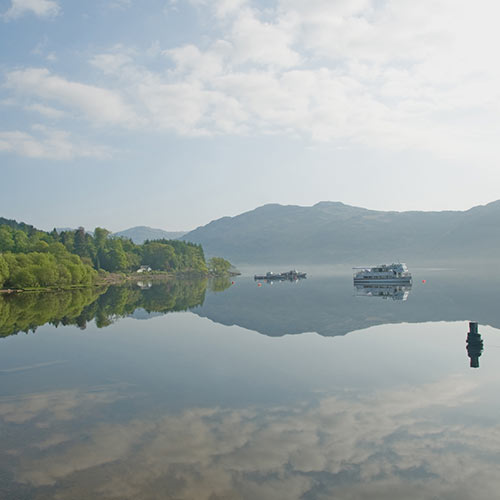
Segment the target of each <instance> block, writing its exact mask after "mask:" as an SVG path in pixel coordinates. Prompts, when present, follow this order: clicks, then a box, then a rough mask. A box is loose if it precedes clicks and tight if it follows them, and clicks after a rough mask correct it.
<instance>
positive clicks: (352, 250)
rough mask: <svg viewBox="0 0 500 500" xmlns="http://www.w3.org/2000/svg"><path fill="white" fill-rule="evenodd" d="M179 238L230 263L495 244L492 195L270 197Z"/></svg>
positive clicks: (447, 255) (424, 254)
mask: <svg viewBox="0 0 500 500" xmlns="http://www.w3.org/2000/svg"><path fill="white" fill-rule="evenodd" d="M184 239H186V240H188V241H192V242H195V243H201V244H202V245H203V248H204V250H205V252H206V254H207V255H224V256H225V257H227V258H228V259H229V260H231V261H232V262H235V263H262V262H269V263H273V262H280V263H283V262H290V263H293V262H297V263H308V262H311V263H312V262H314V263H332V262H359V261H360V260H361V261H366V260H367V259H370V260H374V261H378V260H382V261H384V262H385V261H387V260H391V259H392V260H398V259H401V260H412V259H413V260H417V261H424V260H425V261H429V260H432V259H438V260H444V259H461V258H464V257H467V258H470V257H473V256H474V255H476V256H477V257H478V258H482V259H489V258H492V259H493V258H496V257H497V254H498V251H497V249H498V248H500V201H496V202H492V203H489V204H488V205H484V206H477V207H473V208H471V209H469V210H466V211H441V212H419V211H409V212H393V211H391V212H384V211H377V210H369V209H365V208H360V207H352V206H349V205H345V204H343V203H340V202H320V203H317V204H316V205H313V206H312V207H301V206H296V205H288V206H284V205H277V204H270V205H264V206H261V207H258V208H256V209H255V210H252V211H249V212H245V213H243V214H240V215H237V216H235V217H223V218H221V219H218V220H215V221H212V222H210V223H209V224H207V225H206V226H202V227H199V228H197V229H195V230H194V231H191V232H189V233H187V234H186V235H184Z"/></svg>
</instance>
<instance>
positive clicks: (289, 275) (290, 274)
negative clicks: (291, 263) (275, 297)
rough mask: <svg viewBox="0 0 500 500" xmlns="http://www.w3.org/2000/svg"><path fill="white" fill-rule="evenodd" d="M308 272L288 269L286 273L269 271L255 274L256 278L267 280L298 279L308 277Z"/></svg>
mask: <svg viewBox="0 0 500 500" xmlns="http://www.w3.org/2000/svg"><path fill="white" fill-rule="evenodd" d="M306 277H307V276H306V273H301V272H299V271H296V270H295V269H292V270H291V271H287V272H285V273H279V274H275V273H273V272H267V273H266V274H256V275H255V276H254V279H255V280H258V281H260V280H266V281H285V280H289V281H296V280H301V279H304V278H306Z"/></svg>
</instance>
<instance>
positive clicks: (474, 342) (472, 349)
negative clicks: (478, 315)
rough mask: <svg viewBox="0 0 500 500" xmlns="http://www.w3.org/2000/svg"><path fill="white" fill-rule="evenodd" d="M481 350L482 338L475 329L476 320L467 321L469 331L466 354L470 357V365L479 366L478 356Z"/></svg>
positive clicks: (472, 366)
mask: <svg viewBox="0 0 500 500" xmlns="http://www.w3.org/2000/svg"><path fill="white" fill-rule="evenodd" d="M482 352H483V340H482V339H481V335H480V334H479V333H478V331H477V322H475V321H470V322H469V333H467V355H468V356H469V358H470V367H471V368H479V357H480V356H481V354H482Z"/></svg>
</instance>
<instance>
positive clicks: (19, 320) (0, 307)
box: [0, 279, 230, 337]
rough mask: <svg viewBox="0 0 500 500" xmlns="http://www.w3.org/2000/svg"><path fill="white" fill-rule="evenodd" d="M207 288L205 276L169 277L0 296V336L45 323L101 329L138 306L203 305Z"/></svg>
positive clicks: (185, 307)
mask: <svg viewBox="0 0 500 500" xmlns="http://www.w3.org/2000/svg"><path fill="white" fill-rule="evenodd" d="M226 285H227V284H226V283H222V282H217V283H216V284H215V285H214V288H212V287H211V290H214V291H221V290H224V289H225V288H227V286H229V285H230V283H229V285H227V286H226ZM206 289H207V280H206V279H191V280H172V281H168V282H165V283H158V284H154V285H153V286H151V287H149V288H140V287H138V286H137V285H136V284H131V285H124V286H110V287H108V288H82V289H75V290H69V291H60V292H52V293H47V292H46V293H18V294H12V295H7V296H3V297H2V296H0V337H7V336H9V335H14V334H16V333H19V332H26V333H28V332H30V331H31V332H35V331H36V329H37V328H38V327H39V326H41V325H44V324H46V323H48V324H51V325H54V326H56V327H57V326H59V325H75V326H78V327H79V328H81V329H85V328H86V327H87V323H88V322H89V321H92V320H95V323H96V326H97V327H98V328H104V327H106V326H108V325H110V324H111V323H113V322H114V321H115V320H116V319H118V318H123V317H126V316H130V315H131V314H133V313H134V311H135V310H136V309H139V308H142V309H144V310H145V311H147V312H148V313H151V312H160V313H168V312H171V311H186V310H188V309H191V308H193V307H196V306H199V305H202V304H203V302H204V301H205V293H206Z"/></svg>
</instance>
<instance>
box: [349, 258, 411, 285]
mask: <svg viewBox="0 0 500 500" xmlns="http://www.w3.org/2000/svg"><path fill="white" fill-rule="evenodd" d="M353 269H354V276H353V278H354V284H359V283H373V284H375V283H380V284H382V283H387V284H391V283H395V284H398V283H411V273H410V272H409V271H408V268H407V267H406V264H404V263H402V262H401V263H398V264H389V265H387V264H381V265H380V266H374V267H355V268H353Z"/></svg>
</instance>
